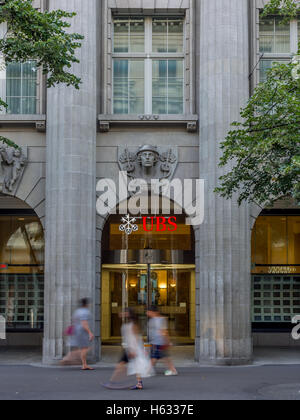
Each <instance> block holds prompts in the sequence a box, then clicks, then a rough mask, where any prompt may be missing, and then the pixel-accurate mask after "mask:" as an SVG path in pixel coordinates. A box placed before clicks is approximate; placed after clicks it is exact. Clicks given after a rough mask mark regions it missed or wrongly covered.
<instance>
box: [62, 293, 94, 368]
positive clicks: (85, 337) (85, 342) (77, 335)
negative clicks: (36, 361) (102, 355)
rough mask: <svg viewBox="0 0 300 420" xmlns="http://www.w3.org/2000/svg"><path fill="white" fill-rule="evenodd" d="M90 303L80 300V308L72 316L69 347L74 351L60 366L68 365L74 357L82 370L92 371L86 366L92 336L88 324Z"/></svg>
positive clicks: (85, 299)
mask: <svg viewBox="0 0 300 420" xmlns="http://www.w3.org/2000/svg"><path fill="white" fill-rule="evenodd" d="M89 305H90V301H89V299H87V298H84V299H81V301H80V307H79V308H78V309H77V310H76V311H75V313H74V315H73V326H72V336H71V346H72V347H74V348H76V350H74V351H72V352H70V353H69V354H68V356H66V357H65V358H64V360H63V361H62V363H61V364H62V365H68V364H70V363H72V361H74V360H76V356H77V357H78V356H79V357H80V360H81V363H82V370H94V369H93V368H91V367H89V366H88V364H87V354H88V352H89V351H90V349H91V346H92V341H93V340H94V335H93V333H92V332H91V330H90V326H89V323H90V321H91V319H92V314H91V312H90V310H89Z"/></svg>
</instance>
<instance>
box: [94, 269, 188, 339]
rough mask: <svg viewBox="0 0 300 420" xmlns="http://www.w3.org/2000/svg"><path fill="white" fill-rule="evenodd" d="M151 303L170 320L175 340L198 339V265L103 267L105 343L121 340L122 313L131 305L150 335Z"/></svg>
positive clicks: (145, 330) (144, 330)
mask: <svg viewBox="0 0 300 420" xmlns="http://www.w3.org/2000/svg"><path fill="white" fill-rule="evenodd" d="M149 273H150V279H148V275H149ZM149 286H150V288H149ZM148 304H151V305H156V306H158V307H159V309H160V312H161V313H162V314H163V315H164V316H165V317H166V318H167V319H168V321H169V333H170V336H171V337H173V338H174V340H173V341H174V342H175V343H186V344H192V343H193V342H194V339H195V276H194V266H184V265H182V266H176V265H173V266H170V267H166V266H163V265H153V266H151V269H150V271H149V270H148V267H147V265H144V266H134V265H132V266H130V265H111V266H109V265H104V266H103V271H102V328H101V331H102V340H103V342H104V343H119V342H120V337H121V325H122V319H121V317H120V314H121V313H122V312H123V311H124V309H125V308H127V307H131V308H133V309H134V310H135V312H136V313H137V314H138V315H139V323H140V328H141V331H142V332H143V335H144V336H145V338H147V335H148V331H147V325H148V320H147V316H146V308H147V306H148Z"/></svg>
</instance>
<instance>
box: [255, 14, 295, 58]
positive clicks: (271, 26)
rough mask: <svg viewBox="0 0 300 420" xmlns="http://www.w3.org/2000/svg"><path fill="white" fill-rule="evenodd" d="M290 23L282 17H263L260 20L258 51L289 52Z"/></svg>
mask: <svg viewBox="0 0 300 420" xmlns="http://www.w3.org/2000/svg"><path fill="white" fill-rule="evenodd" d="M290 49H291V48H290V24H289V23H287V24H283V23H282V18H278V17H276V18H263V19H261V22H260V51H261V52H262V53H287V54H288V53H290Z"/></svg>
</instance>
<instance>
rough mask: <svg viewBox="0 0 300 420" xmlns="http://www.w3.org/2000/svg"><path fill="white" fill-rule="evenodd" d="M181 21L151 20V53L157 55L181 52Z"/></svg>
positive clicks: (170, 19) (179, 19)
mask: <svg viewBox="0 0 300 420" xmlns="http://www.w3.org/2000/svg"><path fill="white" fill-rule="evenodd" d="M183 28H184V25H183V19H181V18H178V19H172V18H169V19H165V18H161V19H157V18H154V19H153V24H152V34H153V35H152V51H153V52H157V53H181V52H183Z"/></svg>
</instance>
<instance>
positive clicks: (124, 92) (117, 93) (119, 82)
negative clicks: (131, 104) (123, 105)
mask: <svg viewBox="0 0 300 420" xmlns="http://www.w3.org/2000/svg"><path fill="white" fill-rule="evenodd" d="M114 98H123V99H125V98H128V79H118V78H115V80H114Z"/></svg>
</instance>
